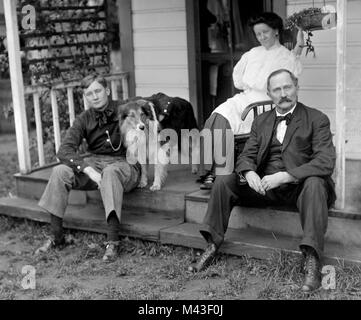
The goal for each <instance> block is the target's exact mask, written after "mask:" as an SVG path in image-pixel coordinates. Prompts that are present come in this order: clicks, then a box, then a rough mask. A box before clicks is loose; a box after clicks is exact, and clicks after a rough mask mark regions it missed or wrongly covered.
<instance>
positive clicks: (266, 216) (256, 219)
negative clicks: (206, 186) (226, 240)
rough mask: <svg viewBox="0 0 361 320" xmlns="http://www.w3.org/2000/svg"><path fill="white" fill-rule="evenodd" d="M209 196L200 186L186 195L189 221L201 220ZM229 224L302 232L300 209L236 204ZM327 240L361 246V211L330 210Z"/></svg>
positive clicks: (292, 234) (230, 226)
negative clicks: (253, 206) (252, 206)
mask: <svg viewBox="0 0 361 320" xmlns="http://www.w3.org/2000/svg"><path fill="white" fill-rule="evenodd" d="M209 197H210V191H208V190H198V191H196V192H193V193H190V194H187V195H186V197H185V200H186V216H185V220H186V222H189V223H198V224H199V223H202V221H203V218H204V216H205V214H206V211H207V207H208V200H209ZM228 227H229V228H233V229H242V230H243V229H245V228H248V227H252V228H258V229H263V230H267V231H270V232H275V233H280V234H284V235H286V236H291V237H301V236H302V228H301V224H300V218H299V214H298V212H296V211H292V210H285V209H284V208H276V207H271V208H250V207H239V206H237V207H235V208H234V209H233V211H232V213H231V217H230V221H229V225H228ZM326 241H331V242H336V243H340V244H343V245H355V246H360V247H361V214H359V213H350V212H344V211H336V210H330V212H329V219H328V228H327V233H326Z"/></svg>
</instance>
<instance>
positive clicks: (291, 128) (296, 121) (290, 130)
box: [282, 103, 302, 151]
mask: <svg viewBox="0 0 361 320" xmlns="http://www.w3.org/2000/svg"><path fill="white" fill-rule="evenodd" d="M301 114H302V107H301V105H300V104H299V103H297V106H296V108H295V110H294V112H293V116H292V121H291V123H290V124H289V125H288V126H287V130H286V134H285V138H284V139H283V147H282V151H284V150H286V148H287V146H288V145H289V143H290V141H291V138H292V136H293V134H294V133H295V131H296V130H297V129H298V127H299V126H300V125H301V122H302V117H301Z"/></svg>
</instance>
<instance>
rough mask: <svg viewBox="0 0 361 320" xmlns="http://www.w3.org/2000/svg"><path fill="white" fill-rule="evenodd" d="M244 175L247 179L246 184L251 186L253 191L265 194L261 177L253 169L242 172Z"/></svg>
mask: <svg viewBox="0 0 361 320" xmlns="http://www.w3.org/2000/svg"><path fill="white" fill-rule="evenodd" d="M244 177H245V178H246V180H247V183H248V185H249V186H250V188H252V189H253V190H254V191H256V192H257V193H259V194H261V195H263V196H264V195H266V191H265V190H264V188H263V186H262V183H261V178H260V177H259V175H258V174H257V173H256V172H254V171H247V172H246V173H245V174H244Z"/></svg>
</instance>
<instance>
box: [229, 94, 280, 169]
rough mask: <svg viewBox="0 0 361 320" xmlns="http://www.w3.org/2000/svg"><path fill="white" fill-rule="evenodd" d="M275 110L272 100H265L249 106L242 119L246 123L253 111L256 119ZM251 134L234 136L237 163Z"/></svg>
mask: <svg viewBox="0 0 361 320" xmlns="http://www.w3.org/2000/svg"><path fill="white" fill-rule="evenodd" d="M274 108H275V104H274V102H273V101H272V100H264V101H258V102H254V103H251V104H250V105H248V106H247V107H246V108H245V109H244V110H243V112H242V115H241V119H242V121H244V120H245V119H246V117H247V116H248V114H249V113H250V112H251V111H253V115H254V118H256V117H257V116H259V115H260V114H261V113H263V112H266V111H269V110H273V109H274ZM249 136H250V134H249V133H242V134H236V135H234V156H235V160H234V161H235V162H236V159H237V157H238V155H239V154H240V153H241V152H242V151H243V148H244V145H245V144H246V141H247V140H248V138H249Z"/></svg>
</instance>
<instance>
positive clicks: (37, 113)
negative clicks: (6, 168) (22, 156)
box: [33, 92, 45, 167]
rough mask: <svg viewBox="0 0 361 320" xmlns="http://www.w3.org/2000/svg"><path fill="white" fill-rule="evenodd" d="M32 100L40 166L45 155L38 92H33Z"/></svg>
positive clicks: (43, 162) (43, 161) (42, 164)
mask: <svg viewBox="0 0 361 320" xmlns="http://www.w3.org/2000/svg"><path fill="white" fill-rule="evenodd" d="M33 100H34V114H35V124H36V138H37V145H38V156H39V166H40V167H42V166H44V165H45V156H44V143H43V125H42V122H41V110H40V97H39V93H38V92H36V93H34V94H33Z"/></svg>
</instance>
